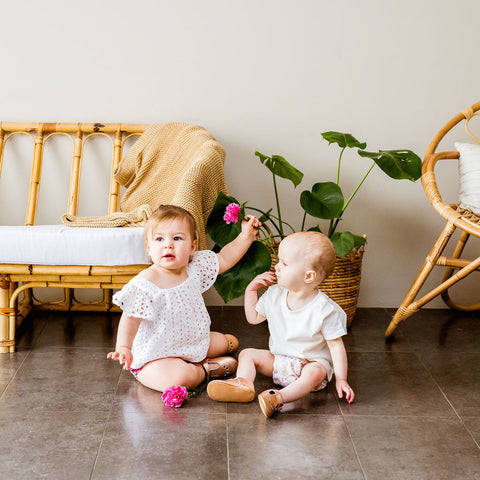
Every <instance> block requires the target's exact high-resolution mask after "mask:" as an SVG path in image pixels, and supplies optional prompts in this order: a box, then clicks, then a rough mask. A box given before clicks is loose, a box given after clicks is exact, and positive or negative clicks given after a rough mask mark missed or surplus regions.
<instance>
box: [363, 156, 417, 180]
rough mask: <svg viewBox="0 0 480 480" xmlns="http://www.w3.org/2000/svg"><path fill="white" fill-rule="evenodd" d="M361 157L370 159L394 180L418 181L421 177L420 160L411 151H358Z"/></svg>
mask: <svg viewBox="0 0 480 480" xmlns="http://www.w3.org/2000/svg"><path fill="white" fill-rule="evenodd" d="M358 154H359V155H360V156H361V157H368V158H371V159H372V160H373V161H374V162H375V163H376V164H377V165H378V166H379V167H380V168H381V169H382V170H383V171H384V172H385V173H386V174H387V175H388V176H389V177H391V178H394V179H396V180H402V179H407V180H412V181H413V182H414V181H415V180H418V179H419V178H420V176H421V175H422V160H421V159H420V157H419V156H418V155H417V154H415V153H414V152H412V151H411V150H380V151H378V152H366V151H361V150H359V151H358Z"/></svg>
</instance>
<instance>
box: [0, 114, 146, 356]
mask: <svg viewBox="0 0 480 480" xmlns="http://www.w3.org/2000/svg"><path fill="white" fill-rule="evenodd" d="M146 127H147V125H141V124H99V123H95V124H85V123H80V124H74V123H72V124H70V123H7V122H2V123H0V176H1V174H2V163H3V164H4V163H6V160H7V159H4V152H5V147H6V144H7V142H8V141H9V140H10V139H12V138H13V137H15V136H18V135H28V136H29V137H30V138H31V139H32V140H33V141H32V142H31V143H32V146H33V156H32V158H33V160H32V162H31V176H30V182H29V189H28V202H27V210H26V216H25V222H24V225H25V226H33V225H35V223H36V216H37V207H38V197H39V189H40V183H41V177H42V161H43V157H44V155H43V154H44V146H45V143H46V142H47V140H49V139H50V138H52V137H53V136H55V135H62V136H65V135H68V136H69V137H70V138H71V140H72V146H73V153H72V154H71V156H70V159H71V160H69V162H70V161H71V174H70V187H69V191H68V205H66V208H65V213H67V214H71V215H77V214H78V213H77V212H78V204H79V191H80V176H81V171H82V153H83V150H84V146H85V142H86V141H87V140H89V141H90V139H91V138H92V137H96V138H101V139H102V141H104V140H106V141H107V142H108V143H109V144H110V146H109V150H110V151H111V167H110V172H111V173H110V178H109V179H106V178H105V179H104V182H108V183H109V185H110V186H109V193H108V207H107V211H106V212H105V215H107V214H111V213H113V212H117V211H118V210H119V197H120V185H119V184H118V183H117V182H116V181H115V179H114V178H113V172H114V171H115V169H116V167H117V166H118V164H119V162H120V160H121V159H122V155H123V153H124V149H126V148H128V147H126V142H127V140H128V139H129V138H131V137H134V138H136V137H138V136H139V135H140V134H142V133H143V132H144V130H145V128H146ZM129 142H131V143H133V141H129ZM129 146H131V145H129ZM8 160H10V159H8ZM3 166H4V165H3ZM3 203H6V202H3ZM8 207H9V205H1V208H8ZM22 222H23V220H22ZM59 223H60V219H59ZM4 235H5V234H4ZM146 266H147V265H146V264H145V263H144V264H136V265H114V266H102V265H36V264H32V262H31V261H29V259H28V258H25V261H24V262H23V263H15V264H13V263H12V264H5V263H3V264H2V263H0V352H1V353H7V352H12V351H13V350H14V347H15V330H16V327H17V326H18V325H19V324H20V322H21V321H22V320H23V319H24V318H25V316H26V315H27V314H28V313H29V312H30V310H31V309H32V308H35V309H51V310H90V311H112V310H115V307H114V306H113V305H112V302H111V296H112V290H113V289H117V288H121V287H122V286H123V285H124V284H125V283H126V282H127V281H128V280H129V279H130V278H132V277H133V276H134V275H136V274H138V273H139V272H140V271H141V270H142V269H144V268H145V267H146ZM36 287H60V288H62V289H63V292H64V294H63V300H60V301H58V300H56V301H54V302H52V301H40V300H38V299H37V298H36V297H35V295H34V293H33V291H32V289H33V288H36ZM76 288H96V289H102V290H103V298H102V300H95V301H93V302H92V301H88V302H86V301H78V300H76V298H75V294H74V290H73V289H76Z"/></svg>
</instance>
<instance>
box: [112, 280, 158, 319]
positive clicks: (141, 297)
mask: <svg viewBox="0 0 480 480" xmlns="http://www.w3.org/2000/svg"><path fill="white" fill-rule="evenodd" d="M139 278H140V277H135V278H133V279H132V280H130V282H128V283H127V284H126V285H125V286H124V287H123V288H122V289H121V290H120V291H119V292H117V293H115V295H114V296H113V298H112V301H113V303H114V304H115V305H118V306H119V307H120V308H121V309H122V311H123V313H124V314H125V315H128V316H129V317H135V318H141V319H145V320H150V319H153V318H154V317H155V309H154V303H153V295H152V293H151V292H149V290H148V289H147V288H144V287H143V286H142V285H141V283H140V282H139Z"/></svg>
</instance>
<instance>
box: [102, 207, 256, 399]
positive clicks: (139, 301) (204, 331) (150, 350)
mask: <svg viewBox="0 0 480 480" xmlns="http://www.w3.org/2000/svg"><path fill="white" fill-rule="evenodd" d="M259 226H260V222H259V221H258V220H257V219H256V218H255V217H254V216H250V217H247V219H245V220H244V221H243V222H242V230H241V233H240V235H238V237H237V238H236V239H235V240H233V241H232V242H231V243H229V244H228V245H225V247H223V248H222V249H221V251H220V252H219V253H218V254H216V253H214V252H213V251H210V250H204V251H198V252H197V251H195V249H196V245H197V234H196V225H195V220H194V218H193V216H192V215H191V214H190V213H189V212H187V211H186V210H184V209H183V208H181V207H177V206H173V205H164V206H161V207H159V209H157V210H156V211H155V212H154V213H153V214H152V216H151V217H150V219H149V220H148V222H147V225H146V226H145V244H146V248H147V251H148V254H149V255H150V258H151V260H152V265H151V266H150V267H149V268H147V269H146V270H143V271H142V272H141V273H140V274H139V275H137V276H136V277H134V278H133V279H132V280H130V282H128V283H127V284H126V285H125V286H124V287H123V289H122V290H121V291H119V292H117V293H116V294H115V295H114V297H113V302H114V303H115V304H117V305H119V306H120V307H121V308H122V311H123V314H122V317H121V319H120V323H119V327H118V333H117V342H116V347H115V351H114V352H110V353H109V354H108V358H110V359H112V360H117V361H119V363H120V364H121V365H123V368H124V369H126V370H127V369H128V370H131V371H132V373H134V375H135V376H136V378H137V379H138V381H139V382H140V383H142V384H143V385H145V386H147V387H149V388H152V389H154V390H159V391H163V390H165V389H166V388H167V387H169V386H172V385H183V386H185V387H186V388H187V389H192V388H195V387H196V386H198V385H199V384H200V383H202V381H203V380H204V379H205V376H206V372H207V373H210V375H211V376H213V377H215V376H223V375H226V374H228V373H235V370H236V360H235V359H234V358H233V357H220V358H212V357H219V356H220V355H226V354H229V353H233V351H234V349H236V348H237V347H238V341H237V340H236V339H235V337H233V336H232V335H224V334H222V333H219V332H210V323H211V322H210V316H209V314H208V311H207V308H206V306H205V303H204V300H203V297H202V293H203V292H205V291H206V290H208V288H210V287H211V286H212V285H213V283H214V282H215V280H216V278H217V275H218V274H219V273H222V272H224V271H226V270H228V269H229V268H231V267H233V266H234V265H235V264H236V263H237V262H238V261H239V260H240V258H241V257H242V256H243V255H244V254H245V252H246V251H247V250H248V248H249V246H250V244H251V243H252V241H253V240H254V238H255V235H256V233H257V229H258V227H259ZM207 358H208V359H209V360H208V361H207ZM209 370H211V372H209ZM212 371H217V375H215V374H213V373H212Z"/></svg>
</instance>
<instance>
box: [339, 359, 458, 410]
mask: <svg viewBox="0 0 480 480" xmlns="http://www.w3.org/2000/svg"><path fill="white" fill-rule="evenodd" d="M348 381H349V383H350V385H351V386H352V388H353V389H354V391H355V402H354V403H353V404H347V403H345V402H341V403H340V408H341V409H342V412H343V413H344V414H347V415H440V416H448V415H450V416H454V415H455V412H454V411H453V410H452V409H451V407H450V405H449V404H448V402H447V401H446V400H445V398H444V396H443V395H442V392H441V391H440V389H439V388H438V385H437V384H436V383H435V381H434V380H433V379H432V377H431V375H430V373H429V372H428V371H427V369H426V368H425V367H424V366H423V364H422V362H421V361H420V360H419V358H418V357H417V355H416V354H415V353H406V352H370V353H366V352H365V353H357V352H350V353H349V374H348Z"/></svg>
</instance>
